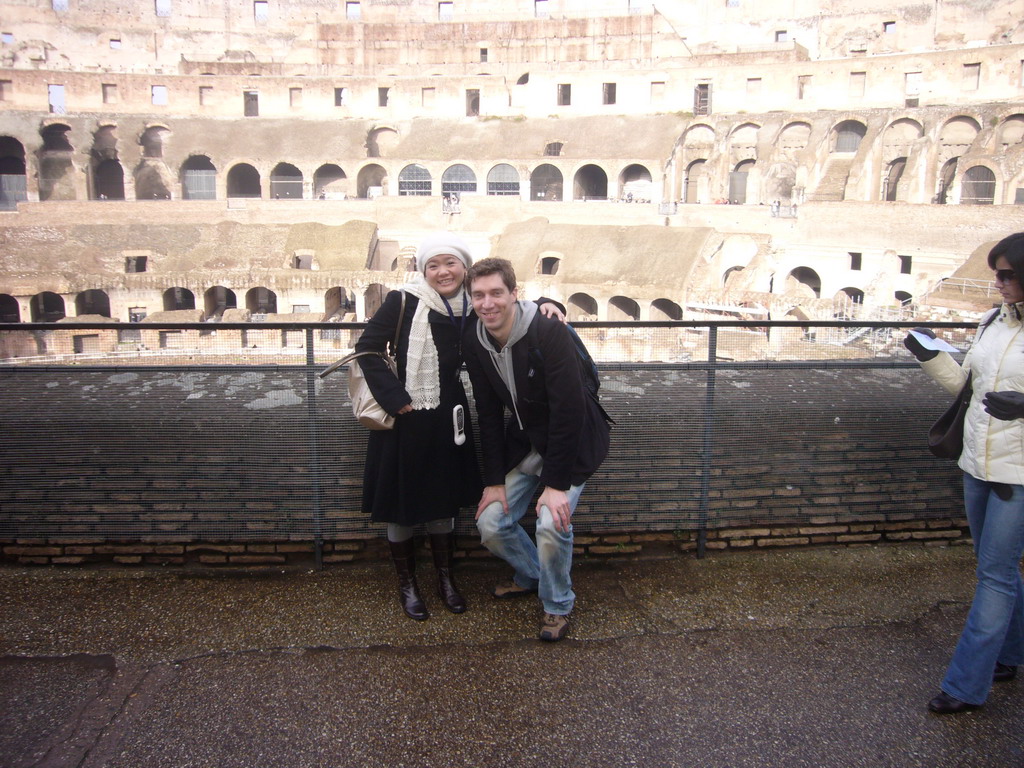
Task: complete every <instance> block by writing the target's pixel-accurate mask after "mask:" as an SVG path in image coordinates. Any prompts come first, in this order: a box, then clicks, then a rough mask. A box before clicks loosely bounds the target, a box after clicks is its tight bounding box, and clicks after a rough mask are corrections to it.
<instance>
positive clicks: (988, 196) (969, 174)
mask: <svg viewBox="0 0 1024 768" xmlns="http://www.w3.org/2000/svg"><path fill="white" fill-rule="evenodd" d="M995 198H996V174H995V172H994V171H993V170H992V169H991V168H989V167H987V166H984V165H973V166H971V167H970V168H968V169H967V170H966V171H964V177H963V179H961V181H960V204H961V205H992V204H993V203H995Z"/></svg>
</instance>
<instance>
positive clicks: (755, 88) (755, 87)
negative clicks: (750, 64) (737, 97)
mask: <svg viewBox="0 0 1024 768" xmlns="http://www.w3.org/2000/svg"><path fill="white" fill-rule="evenodd" d="M759 93H761V78H760V77H748V78H747V96H757V95H758V94H759Z"/></svg>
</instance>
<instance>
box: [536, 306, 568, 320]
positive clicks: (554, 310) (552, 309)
mask: <svg viewBox="0 0 1024 768" xmlns="http://www.w3.org/2000/svg"><path fill="white" fill-rule="evenodd" d="M540 313H541V314H542V315H544V316H545V317H554V318H556V319H557V320H561V321H562V322H563V323H567V322H569V321H568V320H567V319H566V317H565V313H564V312H563V311H562V310H560V309H559V308H558V305H556V304H555V303H554V302H553V301H548V302H545V303H544V304H541V305H540Z"/></svg>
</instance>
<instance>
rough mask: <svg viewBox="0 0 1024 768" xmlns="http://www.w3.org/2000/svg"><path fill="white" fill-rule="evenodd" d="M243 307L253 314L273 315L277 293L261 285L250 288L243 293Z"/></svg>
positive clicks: (275, 308)
mask: <svg viewBox="0 0 1024 768" xmlns="http://www.w3.org/2000/svg"><path fill="white" fill-rule="evenodd" d="M245 308H246V309H248V310H249V312H250V313H252V314H254V315H273V314H275V313H276V312H277V294H276V293H274V292H273V291H272V290H270V289H269V288H267V287H266V286H262V285H259V286H256V287H255V288H250V289H249V290H248V291H246V293H245Z"/></svg>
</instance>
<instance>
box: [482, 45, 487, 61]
mask: <svg viewBox="0 0 1024 768" xmlns="http://www.w3.org/2000/svg"><path fill="white" fill-rule="evenodd" d="M486 61H487V49H486V48H481V49H480V62H481V63H485V62H486Z"/></svg>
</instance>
